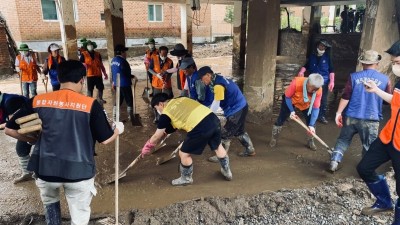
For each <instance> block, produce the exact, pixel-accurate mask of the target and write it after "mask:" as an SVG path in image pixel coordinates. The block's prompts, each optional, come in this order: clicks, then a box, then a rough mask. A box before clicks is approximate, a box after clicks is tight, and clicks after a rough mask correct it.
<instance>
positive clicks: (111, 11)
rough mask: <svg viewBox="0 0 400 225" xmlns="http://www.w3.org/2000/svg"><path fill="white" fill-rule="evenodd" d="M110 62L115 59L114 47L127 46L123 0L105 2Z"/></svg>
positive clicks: (107, 0)
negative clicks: (118, 45)
mask: <svg viewBox="0 0 400 225" xmlns="http://www.w3.org/2000/svg"><path fill="white" fill-rule="evenodd" d="M104 16H105V25H106V37H107V54H108V60H109V61H110V62H111V59H112V58H113V57H114V46H115V45H117V44H122V45H125V31H124V17H123V7H122V0H104Z"/></svg>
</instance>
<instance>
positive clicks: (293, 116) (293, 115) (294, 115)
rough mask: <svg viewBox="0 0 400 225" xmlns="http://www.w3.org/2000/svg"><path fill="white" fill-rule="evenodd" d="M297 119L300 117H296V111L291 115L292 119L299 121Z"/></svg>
mask: <svg viewBox="0 0 400 225" xmlns="http://www.w3.org/2000/svg"><path fill="white" fill-rule="evenodd" d="M297 118H298V116H297V115H296V112H295V111H293V112H291V113H290V119H292V120H294V119H297Z"/></svg>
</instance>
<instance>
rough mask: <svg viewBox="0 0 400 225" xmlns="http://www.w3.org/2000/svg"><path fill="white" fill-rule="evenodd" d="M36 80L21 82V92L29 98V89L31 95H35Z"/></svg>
mask: <svg viewBox="0 0 400 225" xmlns="http://www.w3.org/2000/svg"><path fill="white" fill-rule="evenodd" d="M36 86H37V82H36V81H33V82H22V93H23V95H24V96H25V97H27V98H29V90H30V91H31V95H32V96H31V97H35V96H36V95H37V93H36Z"/></svg>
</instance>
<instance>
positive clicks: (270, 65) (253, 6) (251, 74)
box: [244, 0, 280, 114]
mask: <svg viewBox="0 0 400 225" xmlns="http://www.w3.org/2000/svg"><path fill="white" fill-rule="evenodd" d="M248 13H249V15H248V20H249V21H248V36H247V59H246V62H247V63H246V71H245V81H244V93H245V95H246V98H247V102H248V104H249V107H250V110H251V111H252V112H262V113H268V114H269V113H271V111H272V106H273V101H274V98H273V97H274V86H275V69H276V54H277V48H278V31H279V21H280V1H279V0H277V1H249V12H248ZM260 24H261V25H260Z"/></svg>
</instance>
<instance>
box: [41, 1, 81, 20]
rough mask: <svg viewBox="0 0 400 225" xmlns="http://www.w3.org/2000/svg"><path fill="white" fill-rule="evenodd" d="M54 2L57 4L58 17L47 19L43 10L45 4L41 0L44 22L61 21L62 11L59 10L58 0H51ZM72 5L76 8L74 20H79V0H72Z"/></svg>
mask: <svg viewBox="0 0 400 225" xmlns="http://www.w3.org/2000/svg"><path fill="white" fill-rule="evenodd" d="M51 1H53V2H54V4H55V6H56V14H57V19H55V20H54V19H45V18H44V12H43V5H42V1H40V10H41V12H42V20H43V22H59V21H60V18H59V17H60V13H59V12H58V5H57V3H56V1H57V0H51ZM72 1H73V2H72V7H73V10H74V20H75V22H79V14H78V0H72Z"/></svg>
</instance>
